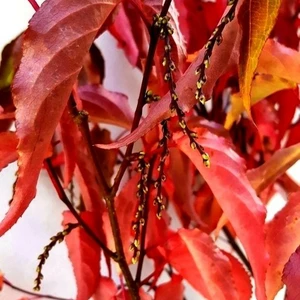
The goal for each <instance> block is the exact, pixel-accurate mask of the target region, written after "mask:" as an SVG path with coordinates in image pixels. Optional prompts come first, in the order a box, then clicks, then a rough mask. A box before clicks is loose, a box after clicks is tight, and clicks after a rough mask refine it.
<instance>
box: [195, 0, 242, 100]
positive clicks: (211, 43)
mask: <svg viewBox="0 0 300 300" xmlns="http://www.w3.org/2000/svg"><path fill="white" fill-rule="evenodd" d="M237 2H238V0H228V3H227V5H228V6H231V8H230V9H229V11H228V13H227V14H226V16H225V17H223V18H222V20H221V22H220V24H219V25H218V26H217V27H216V28H215V30H214V32H213V33H212V35H211V37H210V38H209V40H208V42H207V43H206V45H205V53H204V57H203V60H202V63H201V64H200V65H199V66H198V67H197V69H196V71H195V74H196V75H197V76H198V75H199V78H198V81H197V89H196V93H195V98H196V100H197V101H199V102H200V103H201V104H202V105H204V104H205V101H206V98H205V95H204V93H203V86H204V85H205V83H206V81H207V77H206V69H207V68H208V67H209V60H210V58H211V56H212V52H213V49H214V47H215V45H216V44H217V45H220V44H221V43H222V41H223V37H222V33H223V30H224V28H225V26H226V24H228V23H229V22H231V21H232V20H233V19H234V16H235V9H236V5H237Z"/></svg>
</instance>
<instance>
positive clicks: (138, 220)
mask: <svg viewBox="0 0 300 300" xmlns="http://www.w3.org/2000/svg"><path fill="white" fill-rule="evenodd" d="M149 166H150V164H149V163H148V162H146V160H145V153H144V152H139V153H138V165H137V170H138V172H140V174H141V176H140V180H139V181H138V184H137V193H136V196H137V198H138V199H139V203H138V207H137V210H136V213H135V220H134V221H133V224H132V230H133V231H134V239H133V242H132V243H131V245H130V250H131V251H133V256H132V263H133V264H135V263H137V261H138V259H139V256H140V235H141V228H142V226H144V225H145V213H146V209H145V206H146V202H147V195H148V192H149V188H148V170H149Z"/></svg>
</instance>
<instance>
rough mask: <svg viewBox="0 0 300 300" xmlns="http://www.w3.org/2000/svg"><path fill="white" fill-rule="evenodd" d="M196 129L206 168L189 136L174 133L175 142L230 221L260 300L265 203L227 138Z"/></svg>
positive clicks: (264, 261) (262, 293) (265, 260)
mask: <svg viewBox="0 0 300 300" xmlns="http://www.w3.org/2000/svg"><path fill="white" fill-rule="evenodd" d="M196 132H197V133H198V136H201V138H199V140H198V142H199V143H200V144H201V145H202V146H203V147H204V149H205V151H207V152H208V154H209V155H210V158H211V168H206V167H205V166H204V165H203V163H202V158H201V156H200V154H199V153H198V152H197V151H194V150H192V149H191V147H190V142H189V139H188V137H186V136H183V134H182V133H177V134H175V135H174V139H175V142H176V143H177V144H178V146H179V148H180V149H181V151H183V152H184V153H185V154H186V155H187V156H188V157H189V158H190V160H191V161H192V162H193V163H194V165H195V166H196V168H197V169H198V170H199V172H200V173H201V175H202V176H203V178H204V180H205V181H206V182H207V183H208V185H209V187H210V188H211V190H212V192H213V194H214V195H215V197H216V199H217V201H218V202H219V204H220V206H221V208H222V209H223V211H224V213H225V215H226V217H227V218H228V220H229V221H230V222H231V224H232V226H233V228H234V230H235V231H236V233H237V236H238V238H239V239H240V241H241V243H242V244H243V246H244V248H245V251H246V253H247V255H248V257H249V260H250V263H251V266H252V269H253V272H254V278H255V282H256V296H257V299H259V300H263V299H265V287H264V281H265V272H266V268H267V263H268V256H267V252H266V249H265V242H264V222H265V217H266V210H265V207H264V206H263V204H262V203H261V201H260V199H259V198H258V197H257V196H256V193H255V191H254V189H253V188H252V187H251V185H250V183H249V181H248V179H247V177H246V173H245V171H246V170H245V167H244V162H243V160H242V159H241V158H240V157H239V156H238V155H237V154H236V153H235V152H234V151H233V150H232V148H231V147H230V144H229V142H228V141H226V140H225V139H224V138H220V137H217V136H215V135H213V134H211V133H209V132H205V133H204V134H203V133H202V132H201V130H199V129H197V130H196ZM246 229H247V230H246Z"/></svg>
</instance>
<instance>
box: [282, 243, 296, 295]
mask: <svg viewBox="0 0 300 300" xmlns="http://www.w3.org/2000/svg"><path fill="white" fill-rule="evenodd" d="M299 270H300V247H298V248H297V249H296V251H295V252H294V253H293V254H292V255H291V257H290V259H289V261H288V262H287V264H286V265H285V266H284V269H283V275H282V281H283V283H284V284H285V285H286V298H285V299H286V300H297V299H299V297H300V286H299V282H300V271H299Z"/></svg>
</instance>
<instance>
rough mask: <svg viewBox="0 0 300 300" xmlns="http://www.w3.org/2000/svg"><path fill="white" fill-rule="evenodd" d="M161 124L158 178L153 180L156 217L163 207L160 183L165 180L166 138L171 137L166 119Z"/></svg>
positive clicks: (167, 150)
mask: <svg viewBox="0 0 300 300" xmlns="http://www.w3.org/2000/svg"><path fill="white" fill-rule="evenodd" d="M161 126H162V133H163V136H162V138H161V140H160V141H159V143H158V146H159V147H160V148H162V153H161V156H160V160H159V164H158V167H157V171H158V178H157V180H156V181H155V182H154V187H155V188H156V197H155V199H154V201H153V204H154V205H155V206H157V212H156V216H157V218H158V219H160V218H161V213H162V211H163V210H164V209H165V204H164V197H163V194H162V184H163V182H164V181H166V175H165V173H164V168H165V161H166V159H167V157H168V155H169V149H168V140H169V139H170V137H171V133H170V131H169V129H168V120H164V121H162V122H161Z"/></svg>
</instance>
